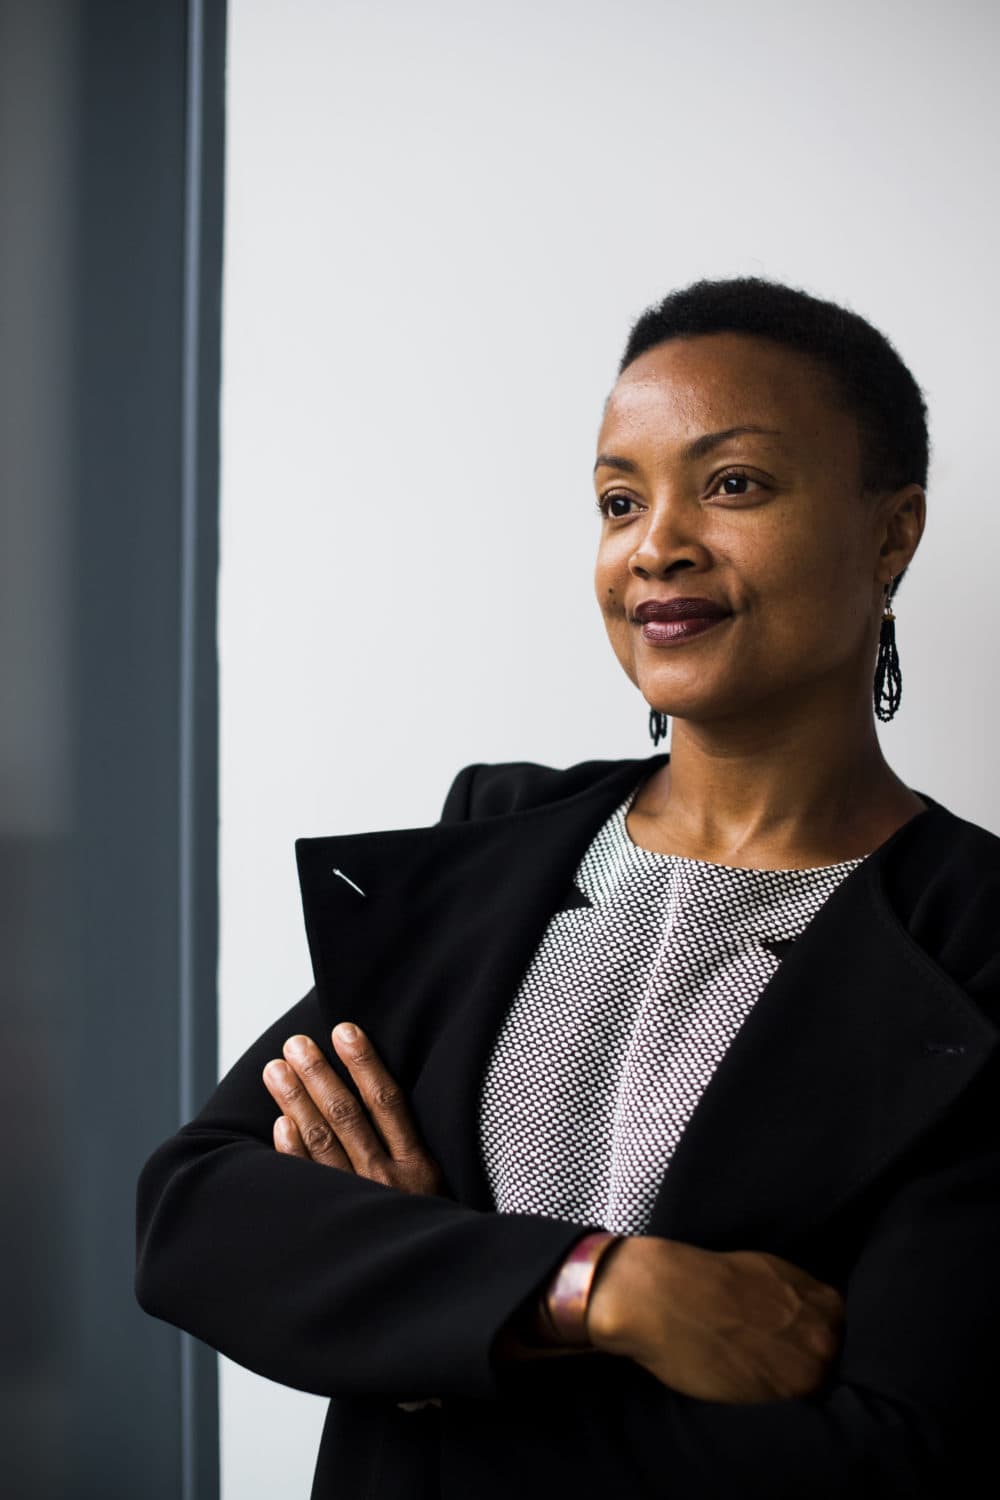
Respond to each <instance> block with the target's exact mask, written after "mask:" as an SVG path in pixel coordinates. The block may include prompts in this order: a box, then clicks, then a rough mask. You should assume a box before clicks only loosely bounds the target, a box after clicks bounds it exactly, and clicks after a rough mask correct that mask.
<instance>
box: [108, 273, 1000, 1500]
mask: <svg viewBox="0 0 1000 1500" xmlns="http://www.w3.org/2000/svg"><path fill="white" fill-rule="evenodd" d="M927 452H928V450H927V430H926V414H925V408H924V403H923V400H922V397H921V394H920V391H919V388H918V387H917V385H916V383H915V382H914V380H913V377H912V376H911V374H910V372H909V371H908V370H907V369H906V367H905V365H904V364H903V363H902V361H901V360H900V359H899V356H898V355H897V353H896V351H895V350H894V349H893V348H892V346H891V345H890V344H889V343H888V341H887V340H886V339H885V338H884V337H883V336H882V335H881V334H879V333H878V332H877V331H876V330H875V329H873V328H872V327H871V326H870V325H869V324H867V323H866V322H865V321H864V320H863V319H861V318H860V317H858V316H857V315H855V314H853V313H851V312H848V311H845V310H844V309H842V308H840V307H837V306H835V305H834V304H831V303H828V302H823V301H820V300H818V299H815V298H813V297H810V296H808V295H806V294H805V293H802V292H800V291H797V290H794V289H792V288H789V287H785V286H782V285H780V284H776V283H771V282H767V281H764V280H761V279H757V278H746V279H741V280H734V281H721V282H698V283H695V284H694V285H692V286H690V287H687V288H685V289H683V290H680V291H677V292H674V293H673V294H671V295H670V296H668V297H667V298H666V299H665V300H664V301H663V302H662V303H661V304H660V305H659V306H657V307H655V308H652V309H650V310H649V311H648V312H647V313H646V314H644V315H643V317H642V318H640V319H639V321H638V323H637V324H636V325H635V327H634V328H633V330H632V332H631V335H630V337H629V341H628V345H627V347H626V350H625V353H624V356H623V358H622V361H621V365H620V369H619V374H618V379H617V382H616V384H615V387H614V389H613V391H612V392H611V395H610V397H609V399H608V402H607V404H606V408H605V411H604V417H603V422H602V425H601V430H600V435H599V441H598V451H597V461H596V465H595V471H594V475H595V485H596V499H597V505H598V507H599V510H600V545H599V549H598V557H597V567H596V575H595V583H596V593H597V598H598V601H599V604H600V607H601V609H602V611H603V615H604V620H605V623H606V626H607V630H608V635H609V638H610V641H611V644H612V647H613V649H614V651H615V654H616V655H617V657H618V660H619V661H620V663H621V665H622V667H623V668H624V670H625V671H626V673H627V674H628V676H629V677H630V678H631V680H632V681H633V682H634V683H635V684H636V686H637V687H638V689H639V691H640V692H641V694H642V696H643V698H644V700H645V701H646V703H647V704H648V705H649V710H650V730H651V733H652V735H653V738H654V744H658V743H659V740H660V738H661V737H662V734H663V733H664V731H665V729H666V727H667V717H668V716H669V717H671V718H673V721H674V722H673V730H672V742H671V751H670V753H669V754H667V753H666V752H659V753H654V754H653V755H652V756H651V757H649V758H648V759H636V760H625V761H618V762H615V761H583V762H581V763H579V764H577V765H574V766H571V767H570V768H569V769H567V770H555V769H552V768H549V767H545V766H539V765H535V764H531V763H513V764H500V765H472V766H466V767H464V768H463V769H462V770H461V771H460V772H459V773H458V775H457V776H456V777H455V780H454V782H453V784H452V786H451V788H450V790H449V793H448V796H447V798H446V801H445V804H444V809H443V813H442V819H441V822H440V823H439V824H437V825H436V826H434V827H432V828H417V829H404V830H399V831H390V832H378V833H367V834H357V835H347V836H340V837H333V838H311V839H300V840H298V842H297V844H296V852H297V857H298V866H299V875H300V881H301V886H302V895H303V903H304V910H305V919H306V929H307V934H308V940H309V945H310V951H311V956H312V960H313V969H314V976H315V981H316V982H315V986H314V988H312V989H311V990H310V991H309V993H308V994H307V995H306V996H305V998H304V999H303V1000H301V1001H300V1002H299V1003H298V1004H297V1005H295V1006H293V1007H292V1009H291V1010H289V1011H288V1012H287V1013H286V1014H285V1015H284V1016H283V1017H282V1018H281V1019H280V1020H279V1021H278V1022H277V1023H276V1024H275V1025H274V1027H272V1028H271V1029H270V1030H269V1031H268V1032H267V1033H266V1034H265V1035H264V1036H263V1037H262V1038H261V1039H260V1040H259V1041H258V1042H257V1043H255V1044H254V1046H252V1047H251V1048H250V1049H249V1051H248V1052H247V1053H246V1054H245V1055H244V1057H243V1058H241V1060H240V1061H239V1062H238V1063H237V1064H236V1065H235V1067H234V1068H233V1069H232V1070H231V1072H230V1073H229V1074H228V1075H227V1076H226V1077H225V1078H224V1079H223V1080H222V1082H221V1083H220V1084H219V1086H218V1088H217V1089H216V1091H215V1093H214V1094H213V1095H212V1097H211V1099H209V1101H208V1102H207V1104H206V1105H205V1107H204V1108H203V1109H202V1111H201V1113H200V1114H199V1115H198V1116H197V1117H196V1119H195V1120H193V1121H192V1122H191V1123H190V1124H188V1125H186V1126H185V1127H184V1128H183V1129H182V1130H180V1131H179V1132H178V1134H177V1135H176V1136H174V1137H173V1138H172V1139H171V1140H169V1141H167V1142H165V1143H164V1144H163V1145H162V1146H161V1147H160V1148H159V1149H158V1150H157V1151H156V1152H155V1153H154V1154H153V1156H152V1157H151V1158H150V1160H149V1162H148V1163H147V1164H146V1166H145V1168H144V1170H143V1174H142V1178H141V1182H140V1190H139V1245H138V1252H139V1253H138V1274H137V1292H138V1297H139V1300H140V1302H141V1303H142V1305H143V1307H145V1308H146V1309H147V1311H149V1312H151V1313H153V1314H155V1315H156V1316H158V1317H161V1318H165V1319H167V1320H168V1321H170V1322H173V1323H175V1324H177V1325H179V1326H180V1327H182V1328H186V1329H188V1330H189V1331H190V1332H191V1333H193V1334H195V1335H196V1336H198V1337H199V1338H202V1339H204V1340H206V1341H207V1342H208V1343H210V1344H211V1345H213V1346H214V1347H215V1348H217V1349H220V1350H221V1351H222V1352H224V1353H225V1354H227V1355H228V1356H230V1357H231V1358H233V1359H235V1360H237V1361H239V1362H240V1363H242V1364H244V1365H246V1366H248V1367H249V1368H250V1369H252V1370H256V1371H258V1372H260V1373H261V1374H263V1375H266V1376H269V1377H271V1378H272V1379H275V1380H279V1381H283V1382H285V1383H286V1384H289V1385H292V1386H296V1387H299V1388H301V1389H304V1390H309V1391H314V1392H318V1393H322V1394H325V1395H328V1396H330V1397H331V1401H330V1408H329V1416H328V1420H327V1424H326V1428H325V1430H324V1436H323V1442H322V1448H321V1452H320V1458H319V1463H318V1466H317V1470H316V1479H315V1484H314V1488H313V1497H314V1500H320V1497H326V1496H338V1497H345V1500H346V1497H352V1500H353V1497H358V1500H361V1497H367V1500H376V1497H378V1500H381V1497H397V1496H398V1497H402V1500H411V1497H412V1500H416V1497H422V1500H430V1497H447V1500H467V1497H468V1500H480V1497H483V1500H489V1497H493V1496H501V1495H504V1496H506V1495H509V1494H510V1493H512V1492H515V1491H516V1492H517V1493H518V1494H519V1495H521V1496H526V1497H534V1496H536V1495H537V1496H542V1495H546V1496H547V1495H551V1494H552V1493H554V1492H556V1491H557V1490H558V1491H563V1490H565V1492H566V1493H567V1494H572V1495H574V1496H598V1495H600V1496H607V1495H615V1496H619V1495H620V1496H629V1497H632V1496H634V1497H637V1500H654V1497H661V1496H663V1497H667V1496H670V1497H671V1500H689V1497H690V1500H706V1497H709V1496H727V1497H728V1496H740V1497H755V1496H760V1497H765V1496H766V1497H767V1500H784V1497H788V1500H803V1497H813V1496H816V1497H820V1496H822V1497H826V1496H830V1497H833V1496H847V1495H848V1494H850V1495H852V1496H855V1495H858V1494H864V1495H875V1494H878V1495H879V1496H893V1497H903V1496H906V1497H928V1500H929V1497H943V1496H945V1495H947V1496H948V1497H950V1500H954V1497H956V1496H964V1495H970V1496H971V1495H972V1494H978V1493H979V1488H978V1487H977V1480H976V1466H977V1464H978V1463H979V1462H980V1461H983V1460H984V1459H985V1457H986V1455H987V1453H988V1439H989V1433H990V1422H989V1421H988V1420H987V1411H988V1410H989V1409H990V1408H991V1405H992V1402H993V1401H994V1400H995V1399H996V1397H997V1395H998V1394H1000V1390H998V1384H1000V1382H998V1377H997V1374H996V1373H995V1371H996V1367H997V1360H996V1358H995V1348H996V1344H997V1339H998V1335H1000V1292H998V1290H997V1280H996V1278H995V1275H994V1264H995V1262H996V1260H997V1257H998V1254H1000V1211H998V1207H997V1203H998V1198H997V1188H998V1187H1000V1128H998V1112H997V1107H996V1104H995V1099H996V1093H995V1088H996V1083H997V1075H998V1067H1000V1065H998V1058H997V1040H998V1035H1000V1033H998V1030H997V1020H998V997H1000V942H998V938H997V933H996V924H995V915H994V913H995V897H994V891H995V889H996V884H995V883H996V881H997V879H998V877H1000V840H998V839H997V838H996V837H995V836H994V835H993V834H991V833H989V832H988V831H987V830H985V829H983V828H980V827H978V826H977V825H975V824H972V823H970V822H968V821H966V820H964V819H962V818H959V817H958V816H956V815H955V814H953V813H951V812H950V811H949V810H948V809H947V808H946V807H944V806H943V805H942V804H941V803H939V802H937V801H935V799H933V798H932V797H929V796H927V795H926V794H924V793H918V792H916V791H914V790H913V789H911V788H910V787H908V786H907V785H906V784H905V783H904V782H903V781H902V780H901V779H900V778H899V777H898V776H897V775H896V774H895V772H893V771H892V769H891V768H890V767H889V765H888V764H887V763H886V761H885V759H884V757H883V755H882V752H881V748H880V746H879V742H878V738H877V735H876V729H875V722H874V718H875V715H876V714H877V715H878V717H880V718H888V717H891V716H892V714H893V713H894V712H895V711H896V709H897V707H898V705H899V702H900V697H901V680H902V679H901V673H900V669H899V659H898V656H897V653H896V647H895V640H894V623H893V622H894V615H893V611H892V609H891V607H890V606H891V603H892V601H893V599H894V595H895V592H896V589H897V588H898V585H899V581H900V579H901V578H902V576H903V574H904V573H905V571H906V569H907V567H908V566H909V563H910V561H911V559H912V557H913V555H914V552H915V551H916V548H917V546H918V544H919V541H920V537H921V534H922V531H923V527H924V521H925V486H926V479H927ZM340 1022H347V1023H350V1024H353V1026H354V1027H355V1035H354V1038H353V1039H351V1037H350V1036H349V1035H348V1036H345V1037H344V1038H343V1039H342V1038H341V1036H340V1034H339V1033H337V1034H336V1035H335V1034H333V1033H332V1030H331V1028H332V1027H333V1026H334V1024H335V1023H340ZM262 1075H263V1076H262Z"/></svg>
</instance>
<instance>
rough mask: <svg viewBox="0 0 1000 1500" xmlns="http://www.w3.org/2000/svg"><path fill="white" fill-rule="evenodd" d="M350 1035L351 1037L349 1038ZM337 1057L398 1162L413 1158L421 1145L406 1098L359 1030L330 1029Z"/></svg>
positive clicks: (349, 1027) (345, 1024)
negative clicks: (349, 1071) (340, 1059)
mask: <svg viewBox="0 0 1000 1500" xmlns="http://www.w3.org/2000/svg"><path fill="white" fill-rule="evenodd" d="M351 1033H353V1035H351ZM332 1036H333V1045H334V1047H335V1048H336V1050H337V1055H338V1057H340V1058H342V1059H343V1061H344V1062H345V1063H346V1064H347V1066H348V1068H350V1070H351V1077H352V1078H353V1079H354V1081H355V1083H356V1084H357V1086H358V1089H359V1091H360V1094H361V1097H362V1098H363V1099H364V1101H365V1104H366V1106H367V1108H368V1111H369V1113H370V1115H371V1117H372V1119H373V1120H374V1122H375V1124H376V1126H377V1127H378V1131H379V1134H380V1135H381V1137H382V1139H383V1140H384V1141H385V1144H386V1146H387V1148H388V1151H389V1155H390V1156H392V1157H394V1158H395V1159H396V1160H397V1161H405V1160H406V1158H407V1157H411V1156H416V1155H418V1154H420V1153H421V1152H422V1151H423V1150H424V1143H423V1141H422V1139H421V1137H420V1133H419V1131H418V1130H417V1127H416V1125H415V1123H414V1120H413V1116H412V1115H411V1113H410V1109H409V1105H408V1104H407V1102H406V1096H405V1095H404V1093H403V1090H402V1089H401V1088H400V1086H399V1084H398V1083H397V1082H396V1080H395V1079H394V1078H393V1076H392V1074H391V1073H390V1072H389V1070H388V1068H387V1067H386V1066H385V1064H384V1063H383V1061H382V1059H381V1058H380V1057H379V1055H378V1053H377V1052H376V1051H375V1048H374V1047H373V1046H372V1044H371V1041H370V1040H369V1038H368V1037H367V1036H365V1033H364V1032H363V1031H362V1030H361V1028H360V1027H359V1026H354V1025H353V1024H352V1023H351V1022H350V1021H346V1022H345V1021H342V1022H341V1023H340V1024H339V1025H338V1026H335V1027H334V1029H333V1033H332Z"/></svg>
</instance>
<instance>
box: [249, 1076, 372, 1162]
mask: <svg viewBox="0 0 1000 1500" xmlns="http://www.w3.org/2000/svg"><path fill="white" fill-rule="evenodd" d="M264 1083H265V1084H266V1085H267V1091H268V1093H269V1094H270V1095H271V1097H272V1099H273V1100H274V1101H275V1103H276V1104H277V1106H278V1108H279V1109H280V1110H281V1112H282V1114H284V1115H287V1116H288V1117H289V1119H290V1120H291V1121H292V1123H293V1124H294V1126H295V1128H296V1130H297V1131H298V1133H299V1139H300V1140H301V1142H302V1144H303V1146H304V1147H305V1149H306V1153H307V1155H308V1156H309V1158H310V1160H312V1161H317V1162H319V1163H320V1165H321V1166H324V1167H340V1168H341V1169H342V1170H343V1169H347V1170H350V1168H351V1162H350V1159H349V1157H348V1156H347V1154H346V1153H345V1151H344V1150H343V1148H342V1146H341V1144H340V1142H339V1140H338V1139H337V1135H336V1132H335V1131H334V1129H333V1127H332V1126H331V1124H330V1122H329V1121H328V1120H325V1119H324V1118H323V1116H322V1115H321V1114H320V1112H319V1110H318V1109H317V1108H316V1105H315V1104H314V1103H313V1101H312V1099H311V1097H310V1095H309V1093H308V1091H307V1089H306V1088H305V1085H304V1084H303V1082H302V1080H301V1078H300V1077H299V1076H298V1074H297V1073H296V1071H295V1069H294V1068H292V1067H290V1066H289V1064H288V1063H287V1062H285V1061H284V1060H283V1059H279V1058H275V1059H274V1061H273V1062H269V1063H268V1065H267V1067H266V1068H265V1069H264Z"/></svg>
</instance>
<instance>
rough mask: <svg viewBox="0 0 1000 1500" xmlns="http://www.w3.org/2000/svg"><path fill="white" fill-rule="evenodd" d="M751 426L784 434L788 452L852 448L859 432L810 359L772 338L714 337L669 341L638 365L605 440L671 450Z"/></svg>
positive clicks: (624, 378) (609, 409)
mask: <svg viewBox="0 0 1000 1500" xmlns="http://www.w3.org/2000/svg"><path fill="white" fill-rule="evenodd" d="M750 423H755V424H759V425H760V426H762V427H774V428H778V429H780V431H781V432H782V433H783V434H785V445H786V446H791V447H799V446H800V445H803V444H806V445H813V444H817V443H818V444H820V445H821V446H822V445H823V444H824V443H825V442H826V441H833V442H838V443H842V442H844V441H847V442H848V443H851V442H852V435H853V429H854V423H853V421H852V419H851V417H850V415H849V414H848V413H846V412H844V411H843V410H842V408H841V407H840V405H839V403H837V402H836V401H835V399H834V396H833V390H832V385H831V382H830V379H829V377H828V375H827V373H826V371H825V370H824V369H823V368H822V367H821V366H820V365H819V364H818V363H817V362H816V361H814V360H813V359H811V358H810V357H809V356H808V355H805V354H800V353H799V352H798V351H797V350H795V349H788V348H786V347H785V346H783V345H781V344H777V343H775V342H774V341H773V340H771V339H765V338H757V337H751V336H749V335H747V334H737V333H713V334H700V335H698V336H697V337H691V338H677V339H671V340H669V341H668V342H667V343H664V344H657V345H656V346H655V347H654V348H652V349H648V350H647V351H646V353H645V354H642V355H640V356H639V358H638V359H635V360H633V361H632V363H631V364H630V365H629V366H628V367H627V368H626V369H625V370H624V371H623V372H622V374H621V375H620V376H619V378H618V380H617V381H616V383H615V386H614V388H613V390H612V391H611V394H610V395H609V397H608V400H607V402H606V404H605V408H604V417H603V421H602V423H601V441H602V446H603V442H604V440H605V439H606V438H607V437H608V435H609V434H611V433H612V432H614V433H616V434H619V435H620V436H621V437H632V438H634V439H635V440H649V439H656V438H660V439H662V440H664V441H668V442H671V443H672V442H674V441H677V442H680V441H683V440H684V439H687V438H692V437H696V436H698V435H699V433H702V432H705V431H709V430H712V429H716V430H718V429H722V428H726V427H736V426H740V425H743V424H750Z"/></svg>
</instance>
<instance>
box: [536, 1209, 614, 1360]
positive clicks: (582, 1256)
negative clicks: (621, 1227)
mask: <svg viewBox="0 0 1000 1500" xmlns="http://www.w3.org/2000/svg"><path fill="white" fill-rule="evenodd" d="M625 1238H626V1236H625V1235H623V1234H613V1233H612V1232H611V1230H609V1229H599V1230H596V1231H595V1232H594V1233H593V1234H585V1235H584V1236H583V1238H582V1239H579V1240H577V1242H576V1244H575V1245H574V1246H573V1248H572V1250H571V1251H570V1252H569V1254H568V1255H567V1256H566V1259H565V1260H564V1261H563V1262H562V1264H561V1265H560V1266H559V1269H558V1270H557V1271H556V1273H555V1275H554V1276H553V1277H552V1280H551V1281H550V1282H549V1283H548V1286H547V1287H546V1289H545V1291H544V1292H543V1294H542V1298H541V1307H542V1310H543V1311H544V1313H545V1316H546V1321H547V1322H548V1324H549V1326H550V1328H551V1329H552V1333H553V1337H554V1338H555V1339H556V1340H558V1342H559V1343H562V1344H569V1345H571V1346H572V1347H573V1348H577V1349H592V1348H593V1347H594V1346H593V1344H592V1343H591V1340H590V1336H589V1334H588V1333H587V1303H588V1302H589V1300H590V1289H591V1287H592V1286H593V1283H594V1275H595V1273H596V1271H597V1267H598V1265H599V1264H600V1262H601V1260H602V1259H603V1257H604V1256H605V1255H606V1254H607V1252H608V1251H609V1250H610V1249H611V1246H612V1245H617V1244H618V1243H619V1241H620V1240H623V1239H625Z"/></svg>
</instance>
